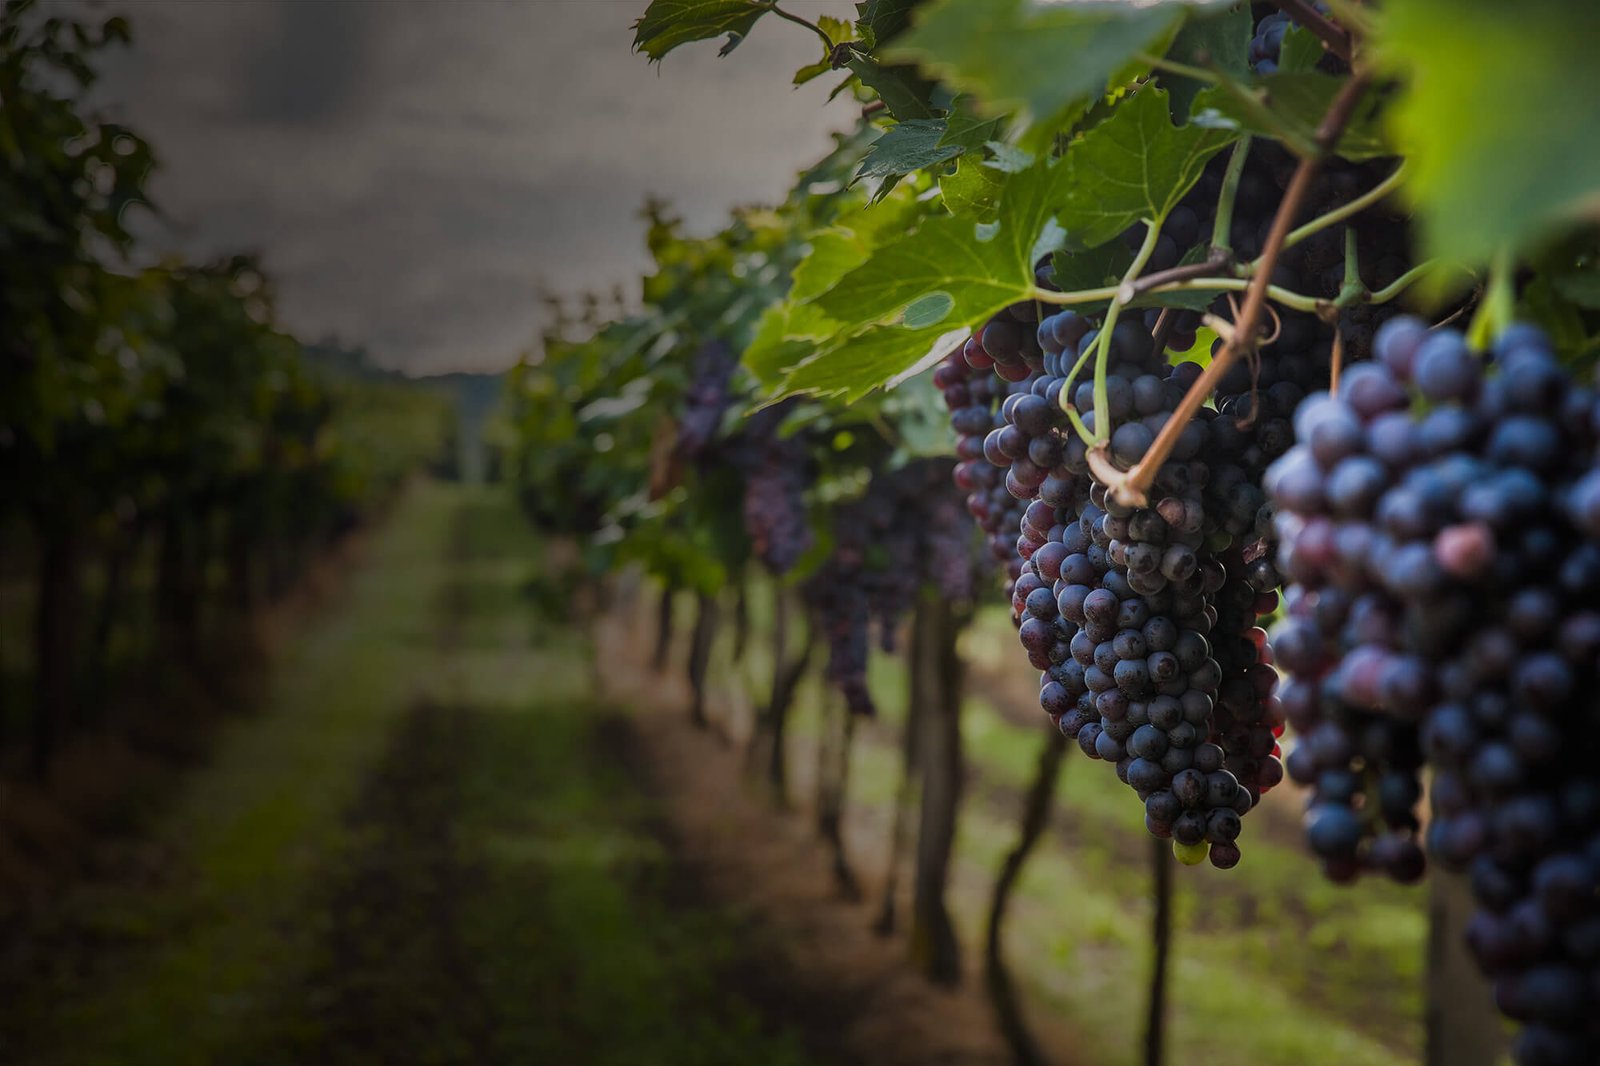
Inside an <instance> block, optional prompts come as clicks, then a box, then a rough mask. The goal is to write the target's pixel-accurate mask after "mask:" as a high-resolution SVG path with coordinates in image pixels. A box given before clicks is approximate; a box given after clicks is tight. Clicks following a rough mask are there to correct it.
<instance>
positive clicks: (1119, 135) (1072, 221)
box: [1057, 85, 1235, 248]
mask: <svg viewBox="0 0 1600 1066" xmlns="http://www.w3.org/2000/svg"><path fill="white" fill-rule="evenodd" d="M1234 139H1235V134H1234V133H1233V132H1232V131H1229V130H1222V129H1215V128H1209V127H1203V126H1193V125H1191V126H1173V124H1172V120H1171V117H1170V113H1169V111H1168V105H1167V94H1166V93H1164V92H1162V91H1161V90H1160V89H1158V88H1156V87H1155V86H1153V85H1147V86H1145V87H1143V88H1141V89H1140V90H1139V91H1138V92H1135V93H1133V94H1131V95H1129V96H1128V97H1126V98H1125V99H1124V100H1123V101H1122V102H1121V103H1120V104H1118V105H1117V107H1116V108H1115V109H1114V110H1113V111H1112V112H1111V117H1110V118H1108V119H1106V120H1105V121H1104V122H1102V123H1100V125H1098V126H1096V127H1094V128H1093V129H1091V130H1089V131H1088V132H1087V133H1085V134H1084V135H1083V136H1082V137H1081V138H1080V139H1079V140H1078V141H1077V142H1076V143H1074V144H1073V145H1072V147H1071V148H1070V149H1068V151H1067V157H1066V160H1065V163H1064V166H1065V168H1066V174H1065V177H1066V181H1065V195H1064V198H1063V202H1062V209H1061V212H1060V214H1058V215H1057V221H1059V222H1060V223H1061V225H1062V226H1063V227H1065V229H1066V231H1067V241H1068V244H1069V245H1071V246H1072V247H1074V248H1093V247H1095V246H1096V245H1099V244H1103V243H1105V242H1106V241H1109V240H1111V239H1112V238H1113V237H1115V236H1117V235H1118V234H1119V233H1121V232H1122V231H1123V230H1125V229H1127V228H1128V227H1129V226H1131V225H1133V224H1134V223H1135V222H1137V221H1139V220H1140V219H1147V220H1150V221H1153V222H1156V223H1158V224H1159V223H1160V222H1161V220H1163V219H1165V218H1166V217H1167V212H1169V211H1171V210H1172V208H1173V207H1175V206H1177V203H1178V201H1179V200H1180V199H1182V198H1183V194H1184V193H1186V192H1188V191H1189V189H1190V187H1191V186H1193V185H1194V183H1195V181H1196V180H1198V179H1199V177H1200V172H1201V171H1202V170H1203V169H1204V168H1205V164H1206V160H1208V159H1210V158H1211V157H1212V156H1213V155H1215V154H1216V153H1217V152H1219V151H1221V150H1222V149H1223V148H1225V147H1227V146H1228V145H1229V144H1230V143H1232V141H1233V140H1234Z"/></svg>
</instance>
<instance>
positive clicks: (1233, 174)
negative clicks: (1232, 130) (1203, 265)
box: [1211, 133, 1250, 262]
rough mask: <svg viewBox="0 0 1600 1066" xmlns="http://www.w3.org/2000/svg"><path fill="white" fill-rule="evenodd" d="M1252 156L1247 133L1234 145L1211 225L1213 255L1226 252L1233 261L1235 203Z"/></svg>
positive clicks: (1227, 256)
mask: <svg viewBox="0 0 1600 1066" xmlns="http://www.w3.org/2000/svg"><path fill="white" fill-rule="evenodd" d="M1249 156H1250V135H1249V134H1248V133H1247V134H1245V135H1244V136H1243V137H1240V138H1239V140H1238V141H1237V142H1236V143H1235V144H1234V146H1233V154H1232V155H1230V156H1228V169H1227V170H1226V171H1225V172H1224V173H1223V175H1222V191H1221V192H1220V193H1219V194H1218V195H1217V214H1216V218H1215V219H1214V220H1213V222H1212V225H1211V255H1212V258H1215V257H1216V254H1217V253H1218V252H1224V253H1226V259H1227V261H1228V262H1232V261H1233V203H1234V201H1235V200H1237V199H1238V198H1239V178H1240V176H1242V175H1243V174H1244V164H1245V160H1246V159H1248V158H1249Z"/></svg>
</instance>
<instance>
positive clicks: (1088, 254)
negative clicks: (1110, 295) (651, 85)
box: [1050, 241, 1133, 312]
mask: <svg viewBox="0 0 1600 1066" xmlns="http://www.w3.org/2000/svg"><path fill="white" fill-rule="evenodd" d="M1132 264H1133V252H1132V251H1131V250H1130V249H1129V248H1128V246H1127V245H1126V244H1125V243H1123V242H1122V241H1107V242H1106V243H1104V244H1102V245H1099V246H1097V247H1094V248H1088V249H1084V250H1081V251H1067V250H1066V249H1062V250H1061V251H1058V252H1057V253H1056V254H1055V256H1054V257H1053V258H1052V259H1051V261H1050V270H1051V273H1052V274H1053V276H1054V278H1055V285H1056V288H1058V289H1060V290H1061V291H1062V292H1075V291H1078V290H1081V289H1103V288H1106V287H1107V286H1113V285H1116V284H1118V283H1120V282H1121V281H1122V275H1124V274H1126V273H1127V272H1128V267H1129V266H1131V265H1132ZM1108 303H1110V301H1109V300H1108V301H1104V302H1101V303H1094V304H1087V305H1084V306H1082V307H1078V308H1076V310H1079V311H1085V312H1095V311H1102V310H1104V309H1105V307H1106V304H1108Z"/></svg>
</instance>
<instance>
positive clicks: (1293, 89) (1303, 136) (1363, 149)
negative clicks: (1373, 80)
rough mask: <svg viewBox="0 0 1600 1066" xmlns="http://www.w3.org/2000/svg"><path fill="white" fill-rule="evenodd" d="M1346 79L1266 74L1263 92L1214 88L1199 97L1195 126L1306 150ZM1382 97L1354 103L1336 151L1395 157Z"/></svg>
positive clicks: (1363, 156)
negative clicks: (1273, 140) (1386, 132)
mask: <svg viewBox="0 0 1600 1066" xmlns="http://www.w3.org/2000/svg"><path fill="white" fill-rule="evenodd" d="M1344 82H1345V79H1344V78H1342V77H1339V76H1336V75H1333V74H1322V73H1320V72H1317V71H1306V72H1301V73H1278V74H1268V75H1267V76H1266V77H1264V78H1262V79H1261V84H1260V87H1259V88H1249V87H1246V86H1243V85H1239V84H1237V83H1235V84H1233V85H1216V86H1212V87H1211V88H1209V89H1207V90H1205V91H1204V92H1202V93H1201V94H1200V95H1199V96H1197V97H1196V98H1195V102H1194V107H1193V114H1194V116H1195V119H1194V121H1195V122H1196V123H1197V124H1203V125H1208V126H1213V127H1216V128H1219V129H1234V130H1238V131H1240V132H1243V133H1252V134H1259V135H1261V136H1265V137H1272V138H1276V139H1278V140H1281V141H1284V142H1286V143H1287V144H1288V145H1289V147H1291V148H1294V147H1296V146H1297V145H1298V146H1300V147H1301V148H1302V149H1307V148H1309V147H1310V146H1311V145H1312V144H1314V143H1315V135H1316V131H1317V126H1319V125H1320V124H1321V123H1322V118H1323V116H1324V115H1326V114H1327V113H1328V105H1329V104H1331V103H1333V98H1334V97H1335V96H1337V95H1339V89H1340V88H1341V87H1342V86H1343V85H1344ZM1382 105H1383V99H1382V97H1381V96H1380V95H1379V94H1377V93H1368V94H1367V95H1366V97H1365V98H1364V99H1363V100H1362V101H1361V103H1359V104H1358V105H1356V109H1355V112H1354V114H1352V115H1351V117H1350V122H1349V124H1348V125H1346V126H1345V129H1344V134H1343V135H1342V136H1341V137H1340V138H1339V143H1338V145H1336V146H1335V149H1334V150H1335V151H1336V152H1337V153H1338V154H1339V155H1341V156H1344V157H1345V158H1346V159H1354V160H1362V159H1375V158H1378V157H1380V156H1389V155H1394V154H1395V150H1394V148H1393V147H1392V146H1391V145H1390V144H1389V143H1388V141H1387V140H1386V139H1385V137H1384V131H1383V125H1382V121H1381V118H1382V114H1381V112H1382Z"/></svg>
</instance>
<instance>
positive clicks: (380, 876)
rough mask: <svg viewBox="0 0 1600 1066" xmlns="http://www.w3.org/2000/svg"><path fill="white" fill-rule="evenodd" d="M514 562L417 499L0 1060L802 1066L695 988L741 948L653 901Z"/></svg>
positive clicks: (557, 657) (602, 746)
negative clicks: (88, 949) (754, 1065)
mask: <svg viewBox="0 0 1600 1066" xmlns="http://www.w3.org/2000/svg"><path fill="white" fill-rule="evenodd" d="M533 548H534V544H533V542H532V541H531V539H530V535H529V533H528V531H527V529H526V527H525V526H524V525H523V524H522V523H521V521H520V519H519V518H518V516H517V515H516V514H515V512H514V510H513V509H512V506H511V504H510V502H509V501H508V500H507V499H506V497H505V496H504V494H499V493H494V492H490V491H487V490H471V489H463V488H459V487H450V486H441V485H431V484H430V485H423V486H421V487H419V488H418V489H417V490H416V491H415V492H414V493H413V494H412V495H411V496H410V497H409V498H408V499H407V500H406V501H405V502H404V504H403V505H402V507H401V508H400V510H399V512H398V513H397V514H396V515H395V516H394V517H393V518H392V520H391V521H390V523H389V524H388V525H387V526H386V528H385V529H384V530H383V531H382V532H381V533H380V534H379V536H378V537H377V539H376V542H375V544H374V545H373V546H372V549H371V552H370V555H369V556H368V558H367V559H366V560H365V561H364V563H363V564H362V565H361V567H360V568H359V572H358V573H357V574H355V575H354V576H353V579H352V584H351V588H350V590H349V592H348V595H347V597H346V599H345V602H344V603H343V604H342V605H340V606H339V607H337V608H335V609H334V610H333V611H332V612H331V613H330V614H328V615H327V616H325V617H324V618H322V619H320V620H319V621H318V622H317V623H316V624H315V625H313V626H311V627H309V628H308V629H307V630H306V631H305V632H303V633H301V634H300V635H299V637H298V639H297V640H296V641H295V643H294V646H293V647H292V648H291V649H289V651H288V652H287V654H285V655H284V656H283V657H282V659H281V660H280V662H279V664H278V666H277V668H276V669H275V670H274V672H273V676H274V678H275V679H276V680H275V682H274V687H273V689H272V691H271V693H270V694H269V696H268V698H267V700H266V701H265V702H266V704H267V705H266V707H265V708H264V709H263V711H262V712H261V713H260V714H258V715H256V716H253V717H251V718H250V719H248V720H245V721H241V722H237V723H234V724H233V725H231V726H230V727H229V729H228V732H227V734H226V735H225V736H224V737H223V738H222V739H221V742H220V743H219V746H218V749H217V752H216V755H215V758H214V759H213V760H212V762H211V763H210V765H208V766H207V767H206V768H205V769H203V770H201V771H199V772H197V773H196V774H194V775H193V776H192V777H191V778H190V779H189V780H188V781H186V782H185V783H184V785H183V786H182V789H181V791H180V793H179V794H178V795H177V796H176V797H175V799H174V801H173V802H172V804H171V805H170V808H169V809H168V810H167V812H166V813H165V815H164V816H163V817H162V819H161V821H160V823H159V825H158V826H157V827H156V828H155V829H154V841H153V845H154V846H155V847H157V848H159V849H161V850H162V851H163V852H164V853H167V854H169V855H170V856H171V857H172V861H171V867H172V869H171V870H170V872H169V873H168V874H167V875H165V876H163V877H160V878H157V879H155V880H154V882H153V883H150V884H146V885H121V886H119V887H118V888H117V890H116V891H110V890H106V889H102V890H97V891H95V890H88V889H85V890H83V891H82V892H80V893H78V894H77V895H76V896H74V898H71V899H69V900H67V901H64V903H63V907H62V910H63V915H64V917H63V919H62V920H63V922H66V923H69V924H71V925H72V926H73V927H74V928H76V929H77V930H78V931H79V932H80V933H81V934H83V935H84V936H86V937H90V938H91V939H92V940H93V942H94V943H95V944H96V945H97V949H96V950H95V951H94V952H92V953H88V954H87V955H86V962H87V963H88V964H89V965H88V967H87V972H83V971H82V970H81V969H80V970H78V971H75V972H64V973H62V974H60V975H59V976H58V977H57V979H55V980H54V981H52V982H51V983H49V984H47V985H38V986H36V987H34V988H33V989H32V990H31V993H30V994H29V995H28V996H26V997H25V998H24V999H23V1000H21V1001H18V1002H14V1003H8V1004H5V1005H0V1015H4V1016H6V1017H5V1024H6V1027H7V1031H12V1032H18V1033H20V1036H21V1038H22V1039H21V1042H20V1044H19V1045H18V1046H17V1047H14V1048H12V1049H9V1050H10V1051H17V1052H19V1053H20V1054H19V1057H18V1058H17V1059H13V1058H12V1057H11V1056H10V1055H9V1054H7V1055H6V1056H0V1057H5V1058H6V1061H25V1062H30V1063H36V1064H41V1066H42V1064H51V1066H56V1064H59V1066H79V1064H83V1066H88V1064H95V1066H99V1064H106V1066H111V1064H117V1066H142V1064H146V1063H148V1064H151V1066H156V1064H162V1066H169V1064H170V1066H186V1064H195V1066H202V1064H213V1063H215V1064H223V1063H226V1064H228V1066H235V1064H239V1066H248V1064H256V1063H259V1064H268V1063H273V1064H282V1063H313V1062H314V1063H318V1064H329V1066H337V1064H342V1063H349V1064H355V1063H378V1062H381V1063H384V1064H386V1066H388V1064H406V1063H419V1064H420V1063H506V1064H512V1063H536V1062H552V1063H555V1062H562V1063H578V1062H582V1063H597V1064H601V1063H618V1064H621V1063H635V1062H645V1061H659V1062H675V1063H676V1062H682V1063H707V1064H712V1063H730V1064H731V1063H747V1062H761V1063H770V1064H776V1066H781V1064H784V1063H790V1062H795V1063H798V1062H804V1061H806V1060H805V1057H804V1055H803V1053H802V1051H801V1050H800V1047H799V1044H798V1042H797V1041H796V1040H795V1039H794V1038H792V1037H791V1036H790V1035H788V1034H786V1033H782V1032H774V1031H772V1029H771V1027H770V1026H769V1025H767V1024H766V1023H765V1022H764V1021H763V1019H762V1016H761V1015H759V1014H758V1013H757V1012H756V1011H755V1010H754V1008H752V1007H751V1006H749V1005H748V1004H746V1003H744V1002H743V1001H741V1000H740V999H739V998H738V997H737V996H732V997H730V996H728V995H726V994H725V993H722V992H720V991H719V990H718V988H717V987H716V984H715V975H716V974H717V973H718V972H719V967H722V966H725V965H731V964H732V963H733V962H734V960H735V956H736V946H737V930H736V928H735V927H734V926H733V925H732V924H730V923H729V921H728V920H727V919H726V918H725V917H724V916H722V915H719V914H717V913H715V912H711V911H708V910H705V909H704V908H701V907H699V906H698V905H697V904H695V903H694V901H693V900H686V899H681V898H674V891H675V889H674V885H673V883H672V878H673V873H672V870H671V868H670V866H669V864H668V863H667V862H666V855H665V851H664V849H663V848H662V846H661V843H660V840H659V837H658V836H657V834H656V833H655V831H654V830H655V826H654V825H653V824H652V818H653V813H652V808H651V806H650V804H649V803H648V801H647V800H646V799H645V797H644V795H643V793H642V792H641V791H640V789H639V786H638V785H637V784H636V783H634V782H633V781H632V780H631V779H630V778H629V776H628V774H627V773H626V771H625V769H624V766H623V763H624V760H619V758H618V750H617V748H618V744H619V743H620V740H619V737H620V736H621V735H622V734H624V733H626V731H625V730H619V729H618V728H617V726H616V720H615V718H614V717H612V716H610V715H608V714H607V713H605V712H603V711H602V710H601V709H600V708H597V707H595V706H593V705H592V704H591V703H590V702H589V700H588V697H587V695H586V691H587V681H588V675H587V670H586V667H585V666H584V654H583V651H584V649H583V648H582V646H581V644H580V643H579V639H580V638H579V636H578V635H577V634H575V633H574V632H573V630H572V629H571V627H570V626H565V627H563V626H560V625H559V623H557V624H549V625H546V624H541V623H539V622H538V621H536V619H535V615H534V613H533V612H532V611H531V610H530V609H529V606H528V599H527V596H526V586H527V584H528V582H529V580H530V578H533V577H535V576H536V570H537V566H536V559H534V558H532V557H531V555H532V549H533ZM680 895H681V893H680Z"/></svg>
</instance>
